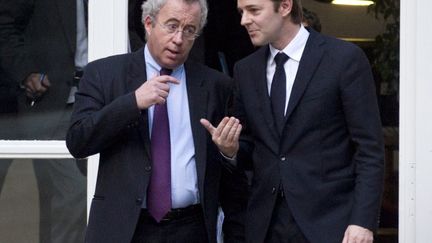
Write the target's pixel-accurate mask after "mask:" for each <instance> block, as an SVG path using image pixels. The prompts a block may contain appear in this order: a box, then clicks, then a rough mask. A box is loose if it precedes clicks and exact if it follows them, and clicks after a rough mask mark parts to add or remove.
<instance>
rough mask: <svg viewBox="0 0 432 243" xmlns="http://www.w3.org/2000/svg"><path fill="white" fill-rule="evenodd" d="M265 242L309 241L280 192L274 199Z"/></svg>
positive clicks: (295, 242)
mask: <svg viewBox="0 0 432 243" xmlns="http://www.w3.org/2000/svg"><path fill="white" fill-rule="evenodd" d="M265 242H266V243H309V241H308V240H307V239H306V237H305V236H304V235H303V233H302V232H301V230H300V228H299V227H298V225H297V223H296V222H295V220H294V218H293V216H292V213H291V210H290V208H289V207H288V204H287V202H286V200H285V198H284V197H283V193H280V195H279V196H278V199H277V201H276V205H275V208H274V209H273V215H272V219H271V222H270V227H269V230H268V232H267V236H266V240H265Z"/></svg>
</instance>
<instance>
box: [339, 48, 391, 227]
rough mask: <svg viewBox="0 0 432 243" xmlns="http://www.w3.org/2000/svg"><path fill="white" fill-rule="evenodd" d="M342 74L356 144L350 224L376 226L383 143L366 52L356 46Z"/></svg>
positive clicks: (345, 104) (347, 117)
mask: <svg viewBox="0 0 432 243" xmlns="http://www.w3.org/2000/svg"><path fill="white" fill-rule="evenodd" d="M345 65H346V68H345V69H344V70H345V71H344V72H343V73H342V76H341V85H340V90H341V99H342V103H343V111H344V114H345V120H346V123H347V126H348V130H349V133H350V135H351V140H352V141H353V143H354V145H355V152H354V156H353V158H352V163H353V164H354V165H355V175H356V179H355V192H354V205H353V207H352V211H351V218H350V222H349V223H350V224H355V225H360V226H362V227H366V228H369V229H372V230H374V229H376V228H377V226H378V217H379V211H380V206H381V197H382V191H383V178H384V143H383V135H382V128H381V122H380V117H379V110H378V105H377V99H376V93H375V83H374V81H373V77H372V73H371V69H370V65H369V63H368V60H367V58H366V57H365V55H364V54H363V52H362V51H361V50H360V49H358V48H354V50H353V51H352V52H351V53H350V57H349V58H347V62H346V63H345Z"/></svg>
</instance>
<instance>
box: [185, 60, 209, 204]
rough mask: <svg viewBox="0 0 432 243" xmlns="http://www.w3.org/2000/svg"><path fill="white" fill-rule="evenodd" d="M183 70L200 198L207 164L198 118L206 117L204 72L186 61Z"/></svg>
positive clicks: (205, 135) (205, 138)
mask: <svg viewBox="0 0 432 243" xmlns="http://www.w3.org/2000/svg"><path fill="white" fill-rule="evenodd" d="M185 71H186V88H187V95H188V100H189V113H190V122H191V128H192V136H193V140H194V146H195V163H196V169H197V176H198V188H199V192H200V194H201V195H200V196H201V198H204V195H203V194H202V193H203V192H204V176H205V170H206V164H207V159H206V158H207V131H206V130H205V128H204V127H203V126H202V125H201V123H200V121H199V120H200V119H201V118H206V117H207V107H208V104H207V103H208V101H207V96H208V91H207V89H205V87H204V85H203V81H204V80H203V77H204V74H202V73H201V72H200V70H199V69H197V68H196V66H195V65H193V64H191V63H189V62H186V63H185Z"/></svg>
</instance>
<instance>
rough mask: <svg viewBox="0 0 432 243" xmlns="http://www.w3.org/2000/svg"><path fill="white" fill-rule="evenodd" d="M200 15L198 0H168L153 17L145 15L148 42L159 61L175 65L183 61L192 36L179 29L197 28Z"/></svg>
mask: <svg viewBox="0 0 432 243" xmlns="http://www.w3.org/2000/svg"><path fill="white" fill-rule="evenodd" d="M200 18H201V7H200V5H199V3H198V2H196V3H192V4H187V3H185V2H183V0H168V1H167V2H166V4H165V5H164V6H163V7H162V8H161V9H160V11H159V14H158V15H157V16H156V18H154V19H152V18H151V17H150V16H147V18H146V19H145V24H144V27H145V29H146V32H147V46H148V48H149V51H150V53H151V54H152V56H153V58H154V59H155V60H156V62H157V63H158V64H159V65H161V66H162V67H165V68H170V69H174V68H176V67H178V66H180V65H181V64H183V63H184V62H185V61H186V59H187V57H188V55H189V51H190V50H191V48H192V45H193V43H194V38H187V36H185V34H184V33H183V32H182V31H184V32H189V33H191V32H195V33H196V32H198V30H199V24H200ZM176 28H177V31H175V32H174V33H169V32H170V30H171V31H173V30H174V29H176Z"/></svg>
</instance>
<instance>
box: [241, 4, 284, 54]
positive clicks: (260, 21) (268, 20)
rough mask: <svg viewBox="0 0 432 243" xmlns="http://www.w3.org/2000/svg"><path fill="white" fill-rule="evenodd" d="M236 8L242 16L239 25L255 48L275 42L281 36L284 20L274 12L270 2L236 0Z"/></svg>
mask: <svg viewBox="0 0 432 243" xmlns="http://www.w3.org/2000/svg"><path fill="white" fill-rule="evenodd" d="M237 8H238V10H239V12H240V14H241V15H242V18H241V25H243V26H244V27H245V28H246V30H247V31H248V33H249V37H250V39H251V41H252V44H254V45H255V46H262V45H265V44H268V43H272V42H277V41H278V40H279V39H280V38H281V36H282V35H283V33H281V27H282V24H283V21H284V19H283V18H282V15H281V14H280V13H279V12H276V11H275V8H274V3H273V2H272V1H271V0H238V1H237Z"/></svg>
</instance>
